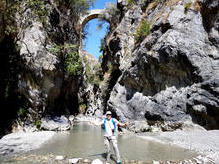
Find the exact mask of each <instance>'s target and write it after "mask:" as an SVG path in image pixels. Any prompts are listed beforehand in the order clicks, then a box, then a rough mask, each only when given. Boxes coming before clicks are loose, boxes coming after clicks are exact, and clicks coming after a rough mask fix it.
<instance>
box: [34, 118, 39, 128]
mask: <svg viewBox="0 0 219 164" xmlns="http://www.w3.org/2000/svg"><path fill="white" fill-rule="evenodd" d="M34 124H35V126H36V128H37V129H40V128H41V120H36V121H35V122H34Z"/></svg>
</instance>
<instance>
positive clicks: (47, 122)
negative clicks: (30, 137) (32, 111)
mask: <svg viewBox="0 0 219 164" xmlns="http://www.w3.org/2000/svg"><path fill="white" fill-rule="evenodd" d="M70 128H71V123H70V121H69V120H68V119H67V118H66V117H65V116H61V117H45V118H42V120H41V129H43V130H49V131H66V130H69V129H70Z"/></svg>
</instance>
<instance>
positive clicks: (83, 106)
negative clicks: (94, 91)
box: [79, 104, 87, 113]
mask: <svg viewBox="0 0 219 164" xmlns="http://www.w3.org/2000/svg"><path fill="white" fill-rule="evenodd" d="M86 108H87V105H86V104H80V105H79V113H85V110H86Z"/></svg>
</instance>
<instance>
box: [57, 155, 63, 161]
mask: <svg viewBox="0 0 219 164" xmlns="http://www.w3.org/2000/svg"><path fill="white" fill-rule="evenodd" d="M64 159H65V157H64V156H62V155H57V156H56V157H55V160H57V161H62V160H64Z"/></svg>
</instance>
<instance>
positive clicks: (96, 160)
mask: <svg viewBox="0 0 219 164" xmlns="http://www.w3.org/2000/svg"><path fill="white" fill-rule="evenodd" d="M91 164H103V162H102V161H101V160H99V159H95V160H93V161H92V163H91Z"/></svg>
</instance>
